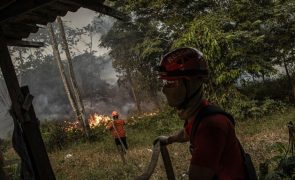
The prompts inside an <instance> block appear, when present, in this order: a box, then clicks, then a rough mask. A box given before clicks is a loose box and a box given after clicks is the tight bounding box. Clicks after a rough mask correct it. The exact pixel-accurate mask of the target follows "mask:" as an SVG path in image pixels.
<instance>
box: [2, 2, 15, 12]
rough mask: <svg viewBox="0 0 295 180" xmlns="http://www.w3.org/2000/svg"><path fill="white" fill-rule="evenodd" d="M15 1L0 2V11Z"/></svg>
mask: <svg viewBox="0 0 295 180" xmlns="http://www.w3.org/2000/svg"><path fill="white" fill-rule="evenodd" d="M15 1H16V0H1V2H0V10H1V9H4V8H6V7H7V6H9V5H10V4H12V3H14V2H15Z"/></svg>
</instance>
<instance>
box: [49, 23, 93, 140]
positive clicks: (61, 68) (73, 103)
mask: <svg viewBox="0 0 295 180" xmlns="http://www.w3.org/2000/svg"><path fill="white" fill-rule="evenodd" d="M48 30H49V35H50V40H51V43H52V50H53V54H54V57H55V60H56V62H57V65H58V69H59V72H60V76H61V79H62V81H63V84H64V87H65V91H66V94H67V96H68V99H69V101H70V104H71V106H72V108H73V111H74V113H75V115H76V118H77V119H78V120H79V121H80V122H82V119H81V116H80V113H79V111H78V105H77V103H76V101H75V97H74V94H73V92H72V90H71V87H70V83H69V80H68V78H67V76H66V73H65V69H64V66H63V64H62V62H61V58H60V54H59V51H58V45H57V41H56V38H55V35H54V32H53V27H52V24H50V23H49V24H48ZM82 123H83V122H82ZM86 135H87V136H88V134H86Z"/></svg>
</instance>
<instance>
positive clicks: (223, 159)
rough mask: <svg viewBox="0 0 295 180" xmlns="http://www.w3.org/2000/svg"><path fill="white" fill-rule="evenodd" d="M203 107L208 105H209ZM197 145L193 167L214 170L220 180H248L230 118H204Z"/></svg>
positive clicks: (194, 143)
mask: <svg viewBox="0 0 295 180" xmlns="http://www.w3.org/2000/svg"><path fill="white" fill-rule="evenodd" d="M203 105H204V106H206V105H208V102H204V103H203ZM192 123H193V122H192V121H190V122H189V123H186V125H185V131H186V133H187V134H188V135H190V134H191V130H192ZM193 145H194V147H195V148H194V149H193V151H192V158H191V164H193V165H197V166H202V167H207V168H209V169H211V170H213V171H214V172H215V173H216V176H217V178H218V179H219V180H243V179H246V178H245V177H246V175H245V174H246V173H245V167H244V164H243V157H242V155H241V150H240V147H239V143H238V140H237V137H236V134H235V129H234V126H233V124H232V123H231V122H230V120H229V119H228V118H227V117H226V116H224V115H221V114H216V115H212V116H208V117H205V118H204V119H202V121H201V123H200V124H199V127H198V129H197V132H196V134H195V137H194V141H193Z"/></svg>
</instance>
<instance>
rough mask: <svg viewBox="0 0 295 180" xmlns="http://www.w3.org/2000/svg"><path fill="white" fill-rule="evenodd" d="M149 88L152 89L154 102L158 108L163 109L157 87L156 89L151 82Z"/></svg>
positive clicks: (151, 93)
mask: <svg viewBox="0 0 295 180" xmlns="http://www.w3.org/2000/svg"><path fill="white" fill-rule="evenodd" d="M149 89H150V91H149V93H150V95H151V98H152V100H153V102H154V103H155V105H156V107H157V108H158V109H161V106H160V103H159V100H158V94H157V89H155V88H154V87H153V86H152V85H151V84H150V85H149Z"/></svg>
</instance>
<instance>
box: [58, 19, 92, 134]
mask: <svg viewBox="0 0 295 180" xmlns="http://www.w3.org/2000/svg"><path fill="white" fill-rule="evenodd" d="M57 22H58V24H59V28H60V33H61V37H62V42H63V43H62V45H63V48H64V50H65V53H66V57H67V62H68V67H69V75H70V78H69V79H70V82H71V85H72V87H73V89H74V95H75V100H76V103H77V105H78V108H79V114H80V116H81V119H82V121H83V127H84V131H85V133H86V134H87V136H89V131H90V127H89V124H88V121H87V119H86V113H85V108H84V104H83V101H82V98H81V93H80V90H79V87H78V83H77V81H76V76H75V72H74V68H73V64H72V58H71V54H70V50H69V47H68V43H67V38H66V34H65V30H64V26H63V23H62V20H61V18H60V17H57Z"/></svg>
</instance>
